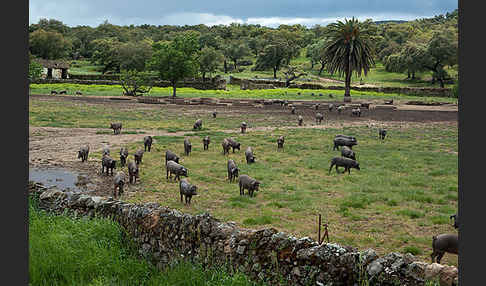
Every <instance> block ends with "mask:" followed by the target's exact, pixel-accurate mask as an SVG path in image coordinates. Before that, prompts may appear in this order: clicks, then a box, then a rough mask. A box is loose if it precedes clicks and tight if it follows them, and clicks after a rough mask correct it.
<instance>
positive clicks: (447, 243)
mask: <svg viewBox="0 0 486 286" xmlns="http://www.w3.org/2000/svg"><path fill="white" fill-rule="evenodd" d="M316 109H317V108H316ZM293 111H295V109H294V108H293V110H292V113H294V112H293ZM358 112H360V111H359V110H357V111H355V110H353V113H358ZM212 115H213V117H216V112H213V114H212ZM357 115H358V116H359V115H360V114H359V113H358V114H357ZM322 119H323V118H322V115H321V114H320V113H318V114H317V116H316V121H317V122H318V123H320V121H321V120H322ZM301 122H302V118H299V125H301V124H302V123H301ZM110 128H111V129H113V131H114V134H120V132H121V128H122V124H121V123H112V124H111V125H110ZM201 128H202V120H201V119H198V120H197V121H196V122H195V123H194V126H193V129H201ZM240 128H241V133H245V132H246V129H247V123H246V122H242V123H241V125H240ZM378 135H379V138H380V139H381V140H384V139H385V137H386V135H387V130H386V129H382V128H380V129H379V130H378ZM143 141H144V150H138V151H137V152H135V153H134V162H133V161H130V162H128V165H127V168H128V174H129V183H130V184H133V183H135V182H136V179H138V178H139V165H140V164H141V163H142V157H143V154H144V152H147V151H148V152H150V149H151V146H152V142H153V138H152V137H151V136H145V137H144V140H143ZM284 142H285V138H284V136H280V137H279V138H278V139H277V150H283V148H284ZM209 144H210V138H209V136H206V137H204V138H203V148H204V150H208V149H209ZM357 144H358V142H357V140H356V138H355V137H353V136H348V135H342V134H338V135H336V136H335V137H334V147H333V150H336V149H337V150H339V147H342V148H341V157H334V158H332V159H331V166H330V168H329V174H330V173H331V170H332V168H333V167H335V168H336V172H337V173H339V170H338V167H344V171H343V173H345V172H346V171H347V172H348V174H350V169H351V168H355V169H357V170H360V166H359V163H358V162H357V160H356V154H355V152H354V151H353V150H352V147H353V146H354V145H357ZM221 146H222V148H223V155H226V154H228V153H229V150H230V149H232V151H233V153H234V152H235V150H240V146H241V144H240V143H239V142H237V141H236V140H235V139H234V138H225V139H223V142H222V143H221ZM191 149H192V144H191V142H190V140H189V139H188V138H185V139H184V154H185V155H186V156H189V155H190V153H191ZM119 153H120V165H121V166H122V167H123V166H125V165H126V164H127V163H126V162H127V157H128V150H127V148H125V147H122V148H121V149H120V152H119ZM88 154H89V146H88V145H87V146H83V147H81V149H80V150H79V151H78V158H80V159H81V160H82V162H85V161H86V160H87V158H88ZM245 158H246V163H247V164H252V163H254V162H255V159H256V157H255V156H254V154H253V150H252V148H251V147H250V146H248V147H247V149H246V150H245ZM179 159H180V157H179V156H177V155H176V154H175V153H174V152H172V151H171V150H166V153H165V166H166V179H167V180H169V179H170V180H172V175H175V178H174V180H175V181H179V192H180V199H181V202H184V200H183V199H184V197H185V204H186V205H187V204H189V205H190V203H191V198H192V196H194V195H197V187H196V186H195V185H193V184H191V183H189V182H188V180H187V179H181V178H180V177H181V176H184V177H188V170H187V168H186V167H184V166H183V165H181V164H180V163H179ZM101 165H102V169H101V173H102V174H103V173H104V172H105V169H106V174H107V175H108V174H110V171H111V175H113V169H116V160H114V159H112V158H111V157H110V151H109V149H108V148H104V149H103V157H102V160H101ZM227 171H228V180H229V181H230V182H234V181H235V179H236V178H238V185H239V190H240V195H244V192H245V190H248V194H249V196H250V197H253V196H254V192H255V191H258V190H259V186H260V184H261V182H260V181H258V180H256V179H254V178H252V177H250V176H248V175H246V174H242V175H239V168H238V167H237V165H236V163H235V161H234V160H232V159H229V160H228V162H227ZM125 184H126V175H125V173H124V172H123V171H118V172H117V173H116V175H115V176H114V190H113V195H114V197H115V198H117V197H118V196H121V194H122V193H123V187H124V185H125ZM450 218H451V219H454V228H456V229H457V228H458V215H457V214H454V215H452V216H451V217H450ZM432 248H433V253H432V254H431V258H432V262H434V261H435V258H436V261H437V263H440V260H441V259H442V256H443V255H444V254H445V253H446V252H449V253H455V254H457V253H458V235H457V234H440V235H437V236H433V239H432Z"/></svg>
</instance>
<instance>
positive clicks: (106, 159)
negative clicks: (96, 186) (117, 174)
mask: <svg viewBox="0 0 486 286" xmlns="http://www.w3.org/2000/svg"><path fill="white" fill-rule="evenodd" d="M105 168H106V174H107V175H109V172H110V170H111V175H113V169H116V160H113V159H112V158H110V156H108V155H103V158H101V174H103V173H104V171H105Z"/></svg>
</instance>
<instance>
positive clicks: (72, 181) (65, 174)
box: [29, 168, 94, 192]
mask: <svg viewBox="0 0 486 286" xmlns="http://www.w3.org/2000/svg"><path fill="white" fill-rule="evenodd" d="M29 181H34V182H37V183H42V184H43V185H44V186H45V187H48V188H50V187H57V188H58V189H60V190H70V191H73V192H86V191H88V190H89V189H90V188H91V187H94V185H93V184H91V183H90V182H89V181H88V180H87V178H86V176H84V175H81V174H79V173H77V172H74V171H71V170H68V169H64V168H29Z"/></svg>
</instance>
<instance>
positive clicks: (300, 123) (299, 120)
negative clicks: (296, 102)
mask: <svg viewBox="0 0 486 286" xmlns="http://www.w3.org/2000/svg"><path fill="white" fill-rule="evenodd" d="M297 120H298V123H299V126H302V124H303V123H304V118H303V117H302V115H299V118H298V119H297Z"/></svg>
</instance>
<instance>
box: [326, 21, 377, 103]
mask: <svg viewBox="0 0 486 286" xmlns="http://www.w3.org/2000/svg"><path fill="white" fill-rule="evenodd" d="M328 28H329V29H328V30H327V32H326V36H327V38H328V42H327V43H326V46H325V48H324V61H325V65H326V68H327V70H328V71H329V72H330V73H331V74H333V73H336V72H337V73H339V74H340V75H341V76H342V75H345V92H344V98H345V101H350V100H351V95H350V88H351V75H352V73H353V72H356V73H357V74H358V75H359V76H360V75H361V73H363V72H364V74H365V76H366V74H367V73H368V71H369V70H370V69H371V67H372V66H373V65H374V46H373V44H372V42H371V36H372V35H373V33H374V31H375V30H374V28H375V27H374V26H373V25H372V23H371V22H370V21H364V22H359V21H358V20H357V19H355V18H352V19H351V20H348V19H345V21H344V22H342V21H337V23H332V24H330V25H328Z"/></svg>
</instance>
